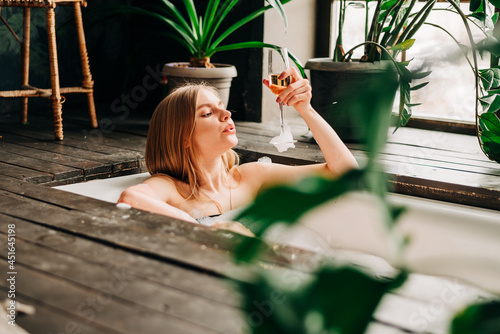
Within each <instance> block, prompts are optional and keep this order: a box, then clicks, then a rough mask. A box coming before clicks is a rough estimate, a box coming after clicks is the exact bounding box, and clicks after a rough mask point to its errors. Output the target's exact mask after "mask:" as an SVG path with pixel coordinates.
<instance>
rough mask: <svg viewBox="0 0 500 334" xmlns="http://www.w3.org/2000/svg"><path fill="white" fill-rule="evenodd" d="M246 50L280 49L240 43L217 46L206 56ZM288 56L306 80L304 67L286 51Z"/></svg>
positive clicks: (276, 46) (266, 45)
mask: <svg viewBox="0 0 500 334" xmlns="http://www.w3.org/2000/svg"><path fill="white" fill-rule="evenodd" d="M248 48H271V49H275V50H277V49H279V48H280V47H279V46H278V45H274V44H269V43H264V42H258V41H250V42H242V43H235V44H229V45H224V46H219V47H217V48H215V49H213V50H212V53H210V54H208V57H210V56H211V55H212V54H214V53H215V52H221V51H229V50H238V49H248ZM288 56H289V57H290V59H292V61H293V62H294V63H295V65H296V66H297V68H298V69H299V71H300V74H301V75H302V77H303V78H307V76H306V73H305V71H304V65H303V64H302V63H301V62H300V60H299V59H298V58H297V57H296V56H295V55H294V54H293V53H291V52H290V51H288Z"/></svg>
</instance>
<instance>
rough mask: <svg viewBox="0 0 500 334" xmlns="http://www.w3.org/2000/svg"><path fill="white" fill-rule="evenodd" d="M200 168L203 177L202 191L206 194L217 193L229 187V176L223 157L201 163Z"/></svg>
mask: <svg viewBox="0 0 500 334" xmlns="http://www.w3.org/2000/svg"><path fill="white" fill-rule="evenodd" d="M200 167H201V172H202V175H203V182H202V185H201V189H203V190H204V191H205V192H208V193H217V192H219V191H220V190H221V189H222V188H223V187H227V174H226V171H225V168H224V166H223V164H222V158H221V157H218V158H216V159H212V160H210V161H207V160H205V161H201V163H200Z"/></svg>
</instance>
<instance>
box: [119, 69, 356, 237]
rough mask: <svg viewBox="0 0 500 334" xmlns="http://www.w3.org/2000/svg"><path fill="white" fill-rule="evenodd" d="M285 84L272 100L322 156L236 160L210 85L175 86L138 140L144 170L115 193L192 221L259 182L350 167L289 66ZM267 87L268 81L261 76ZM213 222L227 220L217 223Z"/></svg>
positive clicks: (224, 207)
mask: <svg viewBox="0 0 500 334" xmlns="http://www.w3.org/2000/svg"><path fill="white" fill-rule="evenodd" d="M287 76H291V78H292V83H291V84H290V85H289V86H288V87H287V88H286V89H285V90H284V91H283V92H282V93H281V94H280V95H279V96H278V98H277V102H279V101H283V104H284V105H288V106H292V107H294V108H295V109H296V110H297V112H298V113H299V114H300V115H301V116H302V118H303V119H304V121H305V122H306V124H307V125H308V126H309V129H310V130H311V131H312V133H313V135H314V138H315V139H316V142H317V143H318V145H319V147H320V148H321V152H322V153H323V155H324V157H325V160H326V163H325V164H314V165H306V166H287V165H281V164H275V163H273V164H269V165H264V164H260V163H257V162H250V163H245V164H242V165H238V156H237V155H236V153H235V152H234V151H233V150H232V148H233V147H234V146H235V145H236V144H237V143H238V138H237V137H236V129H235V126H234V123H233V120H232V119H231V112H230V111H228V110H226V109H225V106H224V105H223V104H222V102H221V100H220V98H219V96H218V94H217V91H216V90H215V89H214V88H212V87H210V86H204V85H191V86H185V87H181V88H179V89H177V90H176V91H174V92H172V93H171V94H170V95H169V96H167V97H166V98H165V99H164V100H163V101H162V102H161V103H160V104H159V105H158V107H157V108H156V110H155V112H154V114H153V116H152V118H151V122H150V126H149V132H148V138H147V143H146V153H145V156H146V166H147V169H148V171H149V172H150V174H151V177H150V178H149V179H147V180H146V181H144V182H143V183H142V184H139V185H136V186H133V187H130V188H127V189H126V190H125V191H124V192H123V193H122V194H121V197H120V199H119V202H125V203H128V204H130V205H131V206H132V207H135V208H138V209H143V210H147V211H152V212H156V213H159V214H163V215H166V216H170V217H174V218H178V219H182V220H185V221H188V222H192V223H197V221H196V219H199V218H201V217H206V216H214V215H219V214H222V213H224V212H227V211H230V210H233V209H235V208H238V207H241V206H243V205H245V204H248V203H250V202H251V201H252V199H253V198H254V197H255V196H256V194H257V193H258V191H259V190H260V189H262V188H264V187H267V186H270V185H272V184H276V183H283V182H293V181H295V180H298V179H299V178H301V177H303V176H305V175H308V174H312V173H324V174H326V175H331V176H337V175H340V174H342V173H343V172H345V171H347V170H349V169H352V168H356V167H357V163H356V160H355V159H354V157H353V156H352V154H351V153H350V152H349V150H348V149H347V148H346V146H345V145H344V143H343V142H342V141H341V140H340V139H339V137H338V136H337V134H336V133H335V131H334V130H333V129H332V128H331V127H330V126H329V125H328V124H327V123H326V122H325V120H323V118H322V117H321V116H320V115H319V114H318V113H317V112H316V111H315V110H314V109H313V108H312V107H311V103H310V102H311V86H310V85H309V81H308V80H306V79H303V78H301V77H300V75H299V73H298V72H297V70H296V69H295V68H289V69H287V70H286V71H284V72H283V73H282V74H281V76H280V78H286V77H287ZM264 84H265V85H266V86H268V87H269V81H268V80H264ZM217 226H219V227H227V226H225V224H224V223H222V224H218V225H217Z"/></svg>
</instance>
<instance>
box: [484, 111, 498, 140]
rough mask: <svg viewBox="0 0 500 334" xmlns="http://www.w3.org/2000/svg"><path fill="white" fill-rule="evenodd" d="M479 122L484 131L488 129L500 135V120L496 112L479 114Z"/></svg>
mask: <svg viewBox="0 0 500 334" xmlns="http://www.w3.org/2000/svg"><path fill="white" fill-rule="evenodd" d="M479 124H480V125H481V128H482V129H483V131H484V130H487V131H490V132H492V133H494V134H497V135H499V136H500V120H499V119H498V117H497V115H496V114H495V113H493V112H488V113H483V114H481V115H479Z"/></svg>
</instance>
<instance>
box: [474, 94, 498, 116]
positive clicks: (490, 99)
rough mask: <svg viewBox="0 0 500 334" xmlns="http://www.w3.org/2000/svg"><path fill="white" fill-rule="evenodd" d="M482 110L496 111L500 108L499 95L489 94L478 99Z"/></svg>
mask: <svg viewBox="0 0 500 334" xmlns="http://www.w3.org/2000/svg"><path fill="white" fill-rule="evenodd" d="M479 102H480V103H481V106H482V107H483V112H486V113H488V112H496V111H497V110H498V109H500V95H498V94H496V95H489V96H485V97H482V98H480V99H479Z"/></svg>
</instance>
